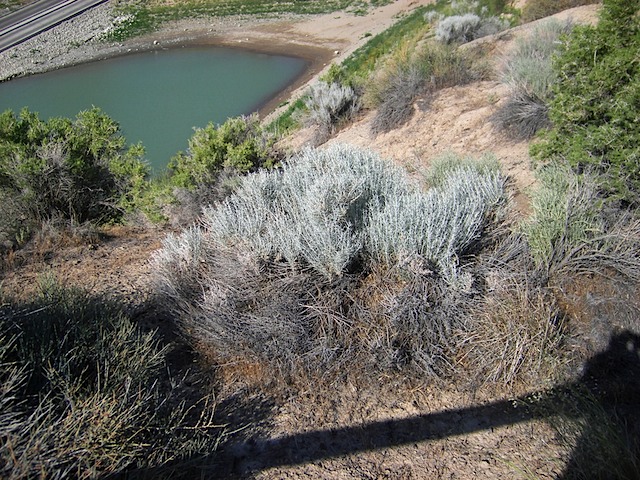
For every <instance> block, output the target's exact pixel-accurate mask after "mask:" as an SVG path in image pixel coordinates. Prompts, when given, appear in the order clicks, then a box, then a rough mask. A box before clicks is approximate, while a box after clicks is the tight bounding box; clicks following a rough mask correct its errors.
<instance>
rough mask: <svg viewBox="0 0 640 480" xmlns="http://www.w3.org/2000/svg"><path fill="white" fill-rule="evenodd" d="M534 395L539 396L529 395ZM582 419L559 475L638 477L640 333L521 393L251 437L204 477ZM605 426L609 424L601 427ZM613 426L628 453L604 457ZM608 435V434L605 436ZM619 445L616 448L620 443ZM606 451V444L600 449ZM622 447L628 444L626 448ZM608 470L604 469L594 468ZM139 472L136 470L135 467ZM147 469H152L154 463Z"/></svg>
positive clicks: (219, 457) (221, 456) (566, 478)
mask: <svg viewBox="0 0 640 480" xmlns="http://www.w3.org/2000/svg"><path fill="white" fill-rule="evenodd" d="M532 398H535V401H532V400H531V399H532ZM558 415H560V416H561V417H562V418H564V419H568V420H581V422H580V423H581V425H582V426H583V428H582V431H581V436H580V438H579V440H578V442H577V446H576V447H575V449H574V451H573V452H572V456H571V459H570V461H569V462H568V465H567V466H566V468H565V471H564V472H563V473H562V475H561V476H560V477H559V478H561V479H562V480H570V479H575V478H629V479H633V478H638V476H637V475H638V474H640V460H639V459H638V458H637V455H638V452H640V448H639V447H640V445H639V439H640V337H639V336H638V335H635V334H632V333H630V332H624V333H621V334H619V335H616V336H614V337H612V338H611V341H610V344H609V347H608V349H607V350H606V351H605V352H602V353H600V354H598V355H596V356H594V357H593V358H592V359H591V360H590V361H589V362H587V364H586V365H585V368H584V374H583V375H582V377H581V378H580V380H578V381H576V382H573V383H568V384H565V385H561V386H558V387H556V388H553V389H551V390H548V391H544V392H536V393H535V394H533V395H527V396H523V397H520V398H517V399H509V400H501V401H496V402H492V403H489V404H485V405H479V406H474V407H469V408H463V409H454V410H445V411H442V412H437V413H429V414H424V415H417V416H414V417H410V418H406V419H397V420H388V421H380V422H371V423H366V424H361V425H356V426H350V427H344V428H338V429H328V430H316V431H310V432H303V433H296V434H293V435H289V436H284V437H280V438H269V439H267V438H252V439H250V440H249V441H245V442H243V443H242V445H238V444H231V445H230V446H229V447H227V448H225V449H223V450H222V451H221V452H217V453H216V454H215V455H214V459H212V464H211V466H212V469H211V470H209V471H208V473H204V472H200V474H199V475H197V476H198V477H201V478H244V477H247V476H251V475H252V474H255V473H257V472H259V471H264V470H267V469H270V468H274V467H282V466H292V465H299V464H305V463H309V462H315V461H319V460H323V459H328V458H335V457H341V456H346V455H353V454H357V453H360V452H368V451H373V450H378V449H385V448H390V447H397V446H402V445H410V444H414V443H418V442H427V441H434V440H441V439H444V438H448V437H452V436H459V435H466V434H470V433H473V432H478V431H481V430H487V429H491V428H498V427H502V426H507V425H514V424H517V423H521V422H526V421H529V420H532V419H536V418H539V419H544V418H548V419H551V418H554V417H557V416H558ZM603 429H606V430H607V431H606V432H603ZM612 429H613V430H615V434H616V435H617V437H616V438H618V439H620V440H621V441H623V442H624V445H625V446H624V448H627V450H626V452H628V455H631V458H628V459H624V458H623V460H622V463H623V464H624V463H625V460H627V463H628V465H626V464H625V465H621V462H620V460H617V459H616V460H614V459H610V460H611V461H615V462H616V463H617V465H615V466H614V467H615V468H614V470H612V469H611V466H606V465H604V467H605V470H603V465H602V464H598V465H593V464H592V463H595V462H598V463H602V455H594V454H593V453H594V452H593V450H594V449H599V448H602V447H601V437H603V433H605V434H607V433H610V431H612ZM604 440H605V442H610V441H611V440H610V439H607V438H605V439H604ZM616 448H618V449H619V446H617V447H616ZM597 453H602V452H597ZM622 453H623V454H625V452H622ZM600 471H603V472H604V473H603V474H602V476H598V474H597V472H600ZM130 473H131V474H133V475H132V476H135V477H138V475H137V474H136V472H130ZM137 473H138V474H141V473H142V476H143V477H148V474H149V473H151V472H149V471H147V472H145V473H146V474H147V475H145V474H144V473H143V472H137Z"/></svg>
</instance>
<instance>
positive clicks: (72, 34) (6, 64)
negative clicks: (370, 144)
mask: <svg viewBox="0 0 640 480" xmlns="http://www.w3.org/2000/svg"><path fill="white" fill-rule="evenodd" d="M430 2H431V0H418V1H415V0H396V2H393V3H391V4H389V5H386V6H383V7H379V8H375V9H372V10H371V11H369V12H368V13H367V14H366V15H354V14H350V13H346V12H335V13H333V14H326V15H294V14H283V15H278V16H271V17H256V16H250V15H247V16H230V17H212V18H202V19H184V20H180V21H177V22H171V23H167V24H165V25H163V26H162V28H161V29H160V30H159V31H157V32H154V33H150V34H147V35H144V36H141V37H137V38H133V39H130V40H127V41H124V42H107V41H104V40H103V38H104V37H105V35H106V34H107V33H108V32H109V31H110V29H112V28H113V23H114V21H116V22H117V21H118V20H119V19H118V18H117V17H116V16H115V15H114V12H113V6H112V5H111V4H110V3H109V2H107V3H104V4H102V5H99V6H97V7H95V8H93V9H91V10H88V11H87V12H84V13H83V14H81V15H79V16H77V17H75V18H73V19H70V20H68V21H66V22H63V23H62V24H60V25H57V26H56V27H53V28H51V29H50V30H47V31H45V32H43V33H41V34H40V35H38V36H36V37H34V38H31V39H29V40H27V41H26V42H24V43H22V44H20V45H17V46H15V47H13V48H11V49H8V50H6V51H4V52H0V82H1V81H7V80H10V79H12V78H16V77H22V76H27V75H35V74H39V73H44V72H48V71H51V70H57V69H60V68H66V67H71V66H74V65H78V64H82V63H87V62H94V61H100V60H104V59H107V58H111V57H115V56H122V55H127V54H133V53H139V52H144V51H150V50H161V49H169V48H182V47H188V46H212V47H213V46H224V47H230V48H239V49H242V50H249V51H255V52H261V53H266V54H274V55H285V56H292V57H297V58H301V59H304V60H306V61H307V62H308V65H309V66H308V68H307V69H306V70H305V72H304V73H303V74H302V75H300V76H299V77H298V78H297V79H296V80H295V81H294V82H293V83H292V84H290V85H289V86H288V87H287V88H285V89H284V90H283V91H281V92H280V93H279V94H278V95H276V96H275V97H274V98H272V99H270V100H268V101H266V102H265V104H264V105H263V106H261V107H260V108H259V113H260V115H261V116H262V117H265V116H267V115H273V114H274V112H275V111H276V110H277V108H278V106H279V105H282V104H283V103H286V102H287V101H288V100H291V99H294V98H296V97H297V96H299V95H301V94H302V91H303V90H304V89H305V88H306V86H307V85H309V84H310V83H312V82H313V81H314V80H315V79H317V78H318V77H319V76H320V75H321V74H322V72H323V71H324V70H325V69H326V68H328V66H329V65H330V64H331V63H332V62H340V61H341V60H342V59H343V58H345V57H346V56H348V55H349V54H350V53H351V52H353V51H354V50H355V49H356V48H358V47H359V46H361V45H363V44H364V43H365V42H366V38H367V37H369V36H371V35H375V34H377V33H379V32H381V31H383V30H385V29H386V28H388V27H389V26H390V25H391V24H393V23H394V22H395V19H396V18H397V17H398V16H399V15H401V14H403V13H406V12H408V11H410V10H412V9H414V8H417V7H418V6H419V5H421V4H426V3H430Z"/></svg>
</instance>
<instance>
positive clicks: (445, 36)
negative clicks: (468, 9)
mask: <svg viewBox="0 0 640 480" xmlns="http://www.w3.org/2000/svg"><path fill="white" fill-rule="evenodd" d="M508 27H509V23H508V22H505V21H503V20H500V19H499V18H498V17H485V18H483V17H480V16H478V15H476V14H474V13H465V14H464V15H453V16H450V17H445V18H443V19H442V20H440V21H439V22H438V25H437V27H436V34H435V36H436V39H437V40H438V41H440V42H442V43H446V44H450V43H467V42H470V41H472V40H475V39H477V38H482V37H486V36H487V35H493V34H496V33H498V32H501V31H502V30H504V29H506V28H508Z"/></svg>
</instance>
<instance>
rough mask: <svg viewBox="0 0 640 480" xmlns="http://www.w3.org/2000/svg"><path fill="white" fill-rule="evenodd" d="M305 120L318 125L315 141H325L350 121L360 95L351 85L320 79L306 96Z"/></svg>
mask: <svg viewBox="0 0 640 480" xmlns="http://www.w3.org/2000/svg"><path fill="white" fill-rule="evenodd" d="M305 106H306V108H307V111H306V118H305V122H306V123H307V125H313V126H315V127H316V134H315V142H314V143H316V144H320V143H323V142H324V141H326V140H327V139H328V138H329V136H330V135H331V134H332V133H334V131H335V129H336V128H337V127H338V126H339V125H340V124H341V123H343V122H347V121H349V120H350V119H351V118H352V117H353V115H354V114H355V112H357V110H358V107H359V99H358V95H357V94H356V93H355V92H354V90H353V89H352V88H351V87H349V86H343V85H341V84H339V83H327V82H324V81H318V82H316V83H315V84H313V85H312V86H311V88H310V89H309V92H308V93H307V96H306V97H305Z"/></svg>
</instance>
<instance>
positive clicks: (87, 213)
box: [0, 108, 149, 225]
mask: <svg viewBox="0 0 640 480" xmlns="http://www.w3.org/2000/svg"><path fill="white" fill-rule="evenodd" d="M143 155H144V150H143V149H142V147H141V146H139V145H134V146H132V147H126V145H125V139H124V137H122V135H121V134H120V129H119V126H118V124H117V123H116V122H114V121H113V120H111V119H110V118H109V117H108V116H106V115H105V114H104V113H102V112H101V111H100V110H99V109H97V108H93V109H91V110H86V111H83V112H80V113H79V114H78V115H77V116H76V118H75V119H73V120H70V119H65V118H52V119H50V120H49V121H47V122H44V121H42V120H40V119H39V118H38V115H37V114H35V113H32V112H29V111H28V110H26V109H25V110H23V111H22V112H21V113H20V116H16V115H15V114H14V113H13V112H11V111H10V110H8V111H5V112H4V113H2V114H1V115H0V190H1V191H2V195H3V196H5V198H7V199H9V200H10V202H11V203H12V204H13V205H14V206H15V205H21V207H20V208H22V209H24V210H21V211H19V212H18V211H16V212H15V213H14V214H17V215H19V216H20V217H21V218H22V220H23V221H24V223H26V224H32V225H37V224H38V223H39V222H42V221H45V220H49V219H51V218H54V217H59V218H63V219H67V220H72V221H74V222H77V223H82V222H86V221H97V222H104V221H109V220H113V219H117V218H118V217H120V216H121V215H122V213H123V212H124V210H125V209H127V208H130V207H131V206H132V195H133V192H135V191H136V190H137V189H140V188H143V185H144V183H145V182H146V177H147V174H148V172H149V169H148V167H147V165H146V164H145V163H144V162H143V160H142V157H143Z"/></svg>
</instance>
